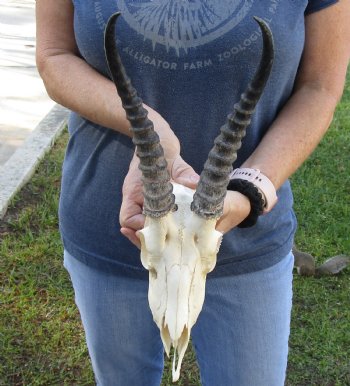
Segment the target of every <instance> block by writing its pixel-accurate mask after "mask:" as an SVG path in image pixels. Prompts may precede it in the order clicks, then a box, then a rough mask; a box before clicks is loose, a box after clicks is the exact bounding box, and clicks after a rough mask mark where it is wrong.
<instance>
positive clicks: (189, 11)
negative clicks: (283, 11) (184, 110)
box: [94, 0, 281, 71]
mask: <svg viewBox="0 0 350 386" xmlns="http://www.w3.org/2000/svg"><path fill="white" fill-rule="evenodd" d="M255 1H257V0H220V1H217V0H148V1H147V0H133V1H127V0H116V3H117V4H118V9H119V10H120V11H121V13H122V16H123V18H124V20H125V21H126V22H127V24H128V25H129V26H130V28H131V29H133V30H134V31H136V32H137V33H139V34H140V35H142V36H143V39H144V40H145V41H150V42H151V43H152V47H153V53H152V55H150V52H148V53H147V54H145V53H144V52H140V51H138V50H136V49H135V48H134V47H133V46H132V44H129V45H128V46H124V47H123V52H125V53H126V54H128V55H129V56H131V57H132V58H133V59H134V60H136V61H140V62H142V63H144V64H146V65H151V66H154V67H157V68H160V69H163V70H183V71H188V70H200V69H202V68H204V67H210V66H212V65H213V64H214V63H219V62H224V61H227V60H230V59H232V57H233V56H234V55H237V54H238V53H240V52H242V51H244V50H245V49H247V48H248V47H249V46H250V45H251V44H252V43H253V42H255V41H256V40H257V39H258V38H259V36H260V35H261V32H260V29H259V28H258V26H256V28H255V29H254V30H253V32H252V33H250V34H249V35H248V36H245V37H244V38H243V39H242V41H241V42H239V43H238V44H237V43H236V44H235V45H233V46H232V47H227V49H225V51H222V52H218V53H216V54H215V57H214V56H213V57H203V58H200V59H199V60H196V61H195V62H191V61H187V60H186V56H187V55H188V53H189V50H190V49H196V48H197V47H200V46H203V45H205V44H208V43H211V42H213V41H214V40H215V39H218V38H220V37H221V36H223V35H225V34H226V33H227V32H229V31H231V30H232V29H234V28H235V27H236V26H237V25H238V24H239V23H240V22H241V21H242V20H243V19H244V18H245V17H246V16H247V14H248V12H249V11H250V9H251V7H252V6H253V5H254V2H255ZM280 1H281V0H269V1H268V4H266V7H264V8H265V10H266V15H267V17H265V21H267V22H268V23H269V22H271V21H272V19H273V15H274V14H275V13H276V10H277V7H278V5H279V3H280ZM94 4H95V13H96V19H97V22H98V24H99V26H100V28H101V29H104V27H105V25H106V23H105V20H104V18H103V12H102V9H101V5H100V2H99V1H95V3H94ZM157 47H164V48H165V50H166V52H172V54H174V52H175V57H177V58H178V60H176V61H167V60H164V55H161V56H160V55H159V53H158V52H157V51H158V50H157ZM164 48H163V52H164ZM172 57H174V55H173V56H172Z"/></svg>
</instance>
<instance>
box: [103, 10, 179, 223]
mask: <svg viewBox="0 0 350 386" xmlns="http://www.w3.org/2000/svg"><path fill="white" fill-rule="evenodd" d="M119 15H120V13H119V12H118V13H115V14H113V15H112V16H111V17H110V18H109V20H108V23H107V26H106V30H105V52H106V58H107V63H108V66H109V70H110V73H111V75H112V79H113V81H114V84H115V86H116V88H117V91H118V94H119V96H120V99H121V100H122V103H123V107H124V110H125V112H126V117H127V119H128V120H129V122H130V124H131V128H130V130H131V132H132V140H133V143H134V144H135V145H136V154H137V156H138V157H139V159H140V164H139V168H140V170H141V172H142V182H143V195H144V208H143V211H144V214H145V215H147V216H150V217H154V218H157V217H161V216H165V215H166V214H167V213H169V212H170V211H172V210H173V209H174V205H175V204H174V202H175V197H174V195H173V194H172V189H173V186H172V184H171V183H170V176H169V173H168V171H167V162H166V160H165V158H164V152H163V148H162V146H161V145H160V141H159V137H158V134H157V133H156V132H155V130H154V126H153V123H152V122H151V121H150V120H149V119H148V118H147V110H146V109H145V108H144V107H143V105H142V100H141V98H140V97H139V96H138V95H137V92H136V90H135V88H134V87H133V86H132V84H131V82H130V79H129V78H128V76H127V74H126V72H125V69H124V66H123V64H122V62H121V59H120V56H119V54H118V50H117V44H116V41H115V25H116V21H117V18H118V16H119Z"/></svg>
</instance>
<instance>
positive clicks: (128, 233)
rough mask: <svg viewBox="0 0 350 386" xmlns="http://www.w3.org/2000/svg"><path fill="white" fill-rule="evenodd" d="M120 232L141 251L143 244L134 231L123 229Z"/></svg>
mask: <svg viewBox="0 0 350 386" xmlns="http://www.w3.org/2000/svg"><path fill="white" fill-rule="evenodd" d="M120 232H121V233H122V235H123V236H125V237H126V238H127V239H129V241H131V242H132V243H133V244H134V245H135V246H136V247H137V248H138V249H141V242H140V240H139V238H138V237H137V235H136V232H135V231H134V230H133V229H130V228H121V229H120Z"/></svg>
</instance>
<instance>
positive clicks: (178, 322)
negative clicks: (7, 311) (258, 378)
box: [105, 13, 274, 381]
mask: <svg viewBox="0 0 350 386" xmlns="http://www.w3.org/2000/svg"><path fill="white" fill-rule="evenodd" d="M118 16H119V13H117V14H114V15H112V16H111V18H110V19H109V21H108V23H107V27H106V31H105V51H106V58H107V62H108V66H109V69H110V72H111V75H112V78H113V81H114V83H115V85H116V88H117V91H118V94H119V96H120V98H121V100H122V103H123V106H124V109H125V111H126V115H127V118H128V120H129V121H130V124H131V131H132V135H133V142H134V144H135V145H136V154H137V155H138V157H139V159H140V164H139V168H140V170H141V172H142V182H143V195H144V207H143V211H144V214H145V215H146V221H145V226H144V228H143V229H142V230H141V231H139V235H140V240H141V261H142V264H143V266H144V267H145V268H146V269H148V271H149V292H148V300H149V305H150V308H151V311H152V314H153V319H154V321H155V322H156V324H157V326H158V327H159V329H160V334H161V338H162V341H163V344H164V348H165V351H166V352H167V354H168V355H169V353H170V349H171V346H173V347H174V358H173V381H176V380H178V378H179V376H180V368H181V362H182V359H183V356H184V354H185V351H186V348H187V345H188V342H189V339H190V332H191V328H192V326H193V325H194V323H195V322H196V320H197V318H198V315H199V313H200V311H201V309H202V306H203V302H204V294H205V281H206V275H207V273H208V272H210V271H212V270H213V269H214V267H215V264H216V255H217V253H218V250H219V247H220V243H221V239H222V234H221V233H220V232H218V231H216V229H215V226H216V222H217V220H218V219H219V218H220V216H221V215H222V211H223V204H224V198H225V195H226V189H227V185H228V182H229V175H230V173H231V171H232V164H233V162H234V161H235V160H236V158H237V150H238V149H239V148H240V146H241V140H242V138H243V137H244V135H245V130H246V127H247V126H248V125H249V123H250V120H251V116H252V114H253V112H254V109H255V106H256V104H257V102H258V100H259V98H260V96H261V94H262V92H263V89H264V87H265V84H266V81H267V79H268V77H269V74H270V71H271V67H272V62H273V56H274V50H273V39H272V34H271V31H270V29H269V27H268V26H267V24H266V23H265V22H264V21H263V20H261V19H258V18H255V19H256V21H257V22H258V24H259V26H260V28H261V31H262V36H263V54H262V58H261V61H260V65H259V67H258V69H257V71H256V74H255V76H254V78H253V80H252V81H251V83H250V84H249V85H248V88H247V90H246V91H245V92H244V93H243V94H242V96H241V99H240V101H239V103H237V104H236V105H235V106H234V112H233V113H232V114H230V115H228V117H227V122H226V123H225V124H224V125H223V126H222V127H221V128H220V134H219V135H218V137H217V138H216V139H215V141H214V146H213V148H212V150H211V151H210V152H209V155H208V159H207V161H206V163H205V165H204V169H203V171H202V173H201V176H200V180H199V182H198V186H197V189H196V191H193V190H191V189H188V188H186V187H184V186H181V185H178V184H175V183H173V184H172V183H171V182H170V176H169V173H168V171H167V163H166V160H165V158H164V152H163V149H162V147H161V145H160V142H159V137H158V135H157V133H156V132H155V131H154V128H153V123H152V122H151V121H150V120H149V119H148V118H147V110H146V109H144V108H143V105H142V100H141V98H139V97H138V96H137V92H136V90H135V89H134V88H133V87H132V85H131V82H130V80H129V78H128V77H127V75H126V73H125V69H124V67H123V65H122V63H121V60H120V57H119V54H118V50H117V46H116V42H115V24H116V19H117V17H118ZM177 353H178V355H179V360H178V364H177V366H176V354H177Z"/></svg>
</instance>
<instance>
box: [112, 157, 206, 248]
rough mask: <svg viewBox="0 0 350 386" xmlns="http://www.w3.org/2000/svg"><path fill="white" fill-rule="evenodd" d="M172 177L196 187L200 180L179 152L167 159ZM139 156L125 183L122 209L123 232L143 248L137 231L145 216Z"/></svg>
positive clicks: (135, 158)
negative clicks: (143, 212)
mask: <svg viewBox="0 0 350 386" xmlns="http://www.w3.org/2000/svg"><path fill="white" fill-rule="evenodd" d="M167 162H168V167H169V168H170V175H171V179H172V180H173V181H175V182H177V183H179V184H182V185H185V186H187V187H189V188H192V189H195V188H196V185H197V183H198V180H199V176H198V174H196V173H195V171H194V170H193V169H192V168H191V167H190V166H189V165H188V164H187V163H186V162H185V161H184V160H183V159H182V158H181V156H180V155H179V154H178V155H176V156H175V158H173V159H167ZM138 164H139V161H138V158H137V157H136V155H135V156H134V157H133V159H132V161H131V163H130V168H129V172H128V174H127V175H126V177H125V180H124V185H123V202H122V206H121V209H120V216H119V220H120V224H121V230H120V231H121V233H122V234H123V235H124V236H125V237H127V238H128V239H129V240H130V241H131V242H132V243H133V244H134V245H136V246H137V247H138V248H141V244H140V240H139V238H138V237H137V231H138V230H140V229H142V228H143V226H144V222H145V216H144V215H143V214H142V206H143V195H142V182H141V171H140V170H139V169H138Z"/></svg>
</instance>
